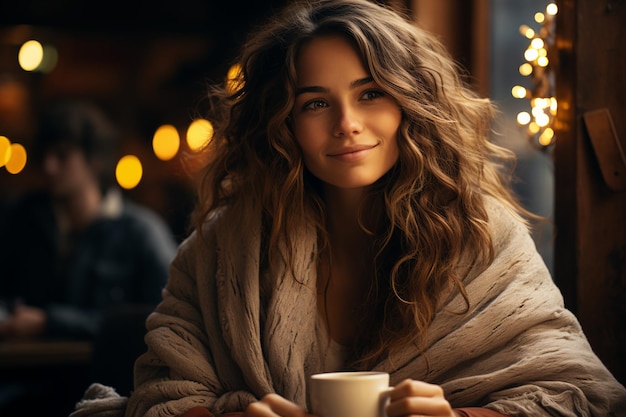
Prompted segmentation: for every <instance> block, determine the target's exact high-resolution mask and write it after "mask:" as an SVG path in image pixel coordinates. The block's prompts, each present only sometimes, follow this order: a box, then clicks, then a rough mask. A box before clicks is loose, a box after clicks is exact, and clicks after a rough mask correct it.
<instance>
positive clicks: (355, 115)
mask: <svg viewBox="0 0 626 417" xmlns="http://www.w3.org/2000/svg"><path fill="white" fill-rule="evenodd" d="M362 130H363V121H362V119H361V115H360V114H359V112H358V110H356V109H354V108H353V107H351V106H348V105H340V106H336V118H335V125H334V126H333V136H335V137H345V136H351V135H355V134H358V133H360V132H361V131H362Z"/></svg>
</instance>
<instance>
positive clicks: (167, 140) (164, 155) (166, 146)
mask: <svg viewBox="0 0 626 417" xmlns="http://www.w3.org/2000/svg"><path fill="white" fill-rule="evenodd" d="M179 148H180V136H179V135H178V130H176V128H175V127H174V126H173V125H169V124H168V125H162V126H159V128H158V129H157V130H156V132H154V136H153V137H152V149H153V150H154V154H155V155H156V156H157V158H159V159H160V160H162V161H169V160H170V159H172V158H173V157H174V156H176V153H177V152H178V149H179Z"/></svg>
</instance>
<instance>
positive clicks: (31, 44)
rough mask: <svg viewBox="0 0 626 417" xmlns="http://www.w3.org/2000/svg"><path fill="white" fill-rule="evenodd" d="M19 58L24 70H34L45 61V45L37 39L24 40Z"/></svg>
mask: <svg viewBox="0 0 626 417" xmlns="http://www.w3.org/2000/svg"><path fill="white" fill-rule="evenodd" d="M17 60H18V62H19V64H20V67H21V68H22V69H23V70H24V71H34V70H36V69H37V67H39V65H41V62H42V61H43V46H41V44H40V43H39V42H37V41H35V40H30V41H26V42H24V44H23V45H22V46H21V48H20V50H19V52H18V55H17Z"/></svg>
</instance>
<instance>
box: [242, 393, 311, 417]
mask: <svg viewBox="0 0 626 417" xmlns="http://www.w3.org/2000/svg"><path fill="white" fill-rule="evenodd" d="M276 416H280V417H309V416H311V414H308V413H307V412H306V411H305V410H304V408H302V407H300V406H299V405H297V404H295V403H292V402H291V401H289V400H287V399H285V398H283V397H281V396H280V395H278V394H267V395H266V396H264V397H263V398H262V399H261V401H257V402H254V403H252V404H250V405H249V406H248V408H246V411H245V412H244V413H243V417H276Z"/></svg>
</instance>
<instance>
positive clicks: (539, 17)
mask: <svg viewBox="0 0 626 417" xmlns="http://www.w3.org/2000/svg"><path fill="white" fill-rule="evenodd" d="M544 20H546V16H545V15H544V14H543V13H541V12H537V13H535V22H537V23H543V21H544Z"/></svg>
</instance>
